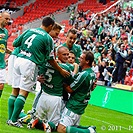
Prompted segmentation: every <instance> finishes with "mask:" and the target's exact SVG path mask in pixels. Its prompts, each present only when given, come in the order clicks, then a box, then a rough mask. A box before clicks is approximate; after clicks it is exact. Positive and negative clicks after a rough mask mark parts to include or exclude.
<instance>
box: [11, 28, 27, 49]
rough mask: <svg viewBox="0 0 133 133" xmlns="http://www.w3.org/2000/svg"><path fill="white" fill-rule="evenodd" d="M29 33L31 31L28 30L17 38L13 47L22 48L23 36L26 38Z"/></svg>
mask: <svg viewBox="0 0 133 133" xmlns="http://www.w3.org/2000/svg"><path fill="white" fill-rule="evenodd" d="M28 31H29V30H26V31H25V32H24V33H23V34H21V35H20V36H19V37H17V38H16V39H15V40H14V41H13V47H19V46H21V43H22V39H23V36H24V35H25V34H26V33H27V32H28Z"/></svg>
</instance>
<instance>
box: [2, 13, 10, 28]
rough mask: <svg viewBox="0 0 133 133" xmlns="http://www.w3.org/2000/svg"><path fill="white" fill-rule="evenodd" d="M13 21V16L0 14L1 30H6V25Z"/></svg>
mask: <svg viewBox="0 0 133 133" xmlns="http://www.w3.org/2000/svg"><path fill="white" fill-rule="evenodd" d="M10 20H11V16H10V14H9V13H8V12H2V13H1V14H0V25H1V28H4V27H5V26H6V25H8V24H9V22H10Z"/></svg>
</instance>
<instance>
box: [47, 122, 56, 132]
mask: <svg viewBox="0 0 133 133" xmlns="http://www.w3.org/2000/svg"><path fill="white" fill-rule="evenodd" d="M48 124H49V126H50V127H51V131H52V132H55V131H56V126H55V124H54V123H53V122H48Z"/></svg>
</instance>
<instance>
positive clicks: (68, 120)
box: [60, 108, 81, 127]
mask: <svg viewBox="0 0 133 133" xmlns="http://www.w3.org/2000/svg"><path fill="white" fill-rule="evenodd" d="M80 117H81V115H78V114H75V113H74V112H72V111H70V110H68V109H67V108H65V109H64V111H63V113H62V115H61V119H60V124H62V125H64V126H65V127H67V126H78V125H79V122H80Z"/></svg>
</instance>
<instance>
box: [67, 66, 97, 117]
mask: <svg viewBox="0 0 133 133" xmlns="http://www.w3.org/2000/svg"><path fill="white" fill-rule="evenodd" d="M94 80H95V73H94V72H93V70H92V69H91V68H88V69H85V70H83V71H82V72H79V73H78V74H77V75H76V76H75V80H74V82H73V83H71V84H70V87H71V89H72V90H73V93H72V94H71V96H70V98H69V100H68V101H67V103H66V108H68V109H69V110H71V111H73V112H74V113H76V114H78V115H81V114H83V113H84V110H85V108H86V106H87V105H88V100H89V99H90V92H91V89H92V86H93V82H94Z"/></svg>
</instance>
